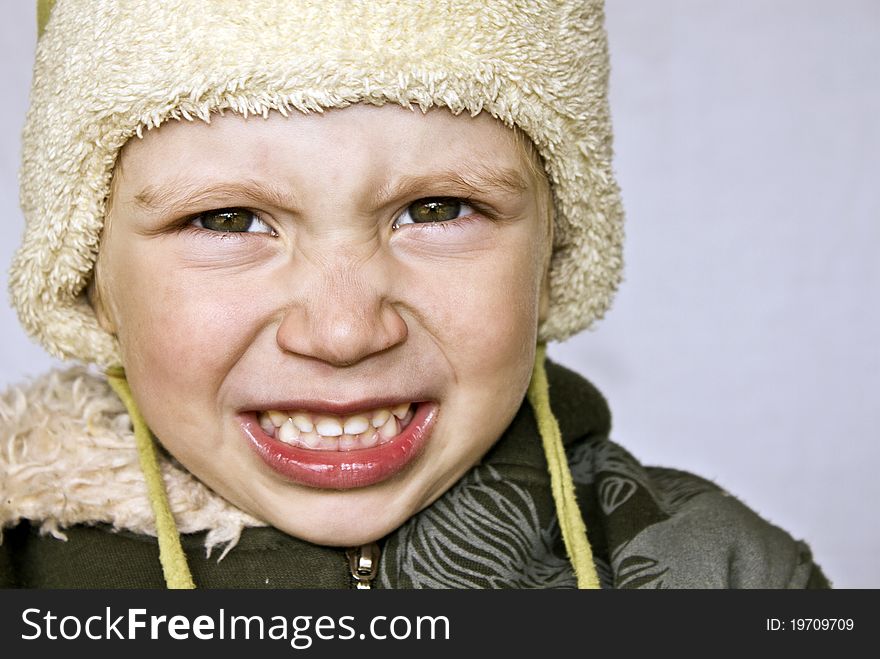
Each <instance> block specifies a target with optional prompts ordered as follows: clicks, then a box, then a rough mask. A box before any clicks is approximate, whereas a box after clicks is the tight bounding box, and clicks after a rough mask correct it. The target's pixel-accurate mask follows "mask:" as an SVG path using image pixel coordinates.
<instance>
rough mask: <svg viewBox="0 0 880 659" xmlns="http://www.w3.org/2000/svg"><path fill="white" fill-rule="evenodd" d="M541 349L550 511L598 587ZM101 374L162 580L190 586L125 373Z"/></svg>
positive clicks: (537, 371) (533, 389)
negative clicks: (143, 487)
mask: <svg viewBox="0 0 880 659" xmlns="http://www.w3.org/2000/svg"><path fill="white" fill-rule="evenodd" d="M546 352H547V348H546V346H545V345H544V344H539V345H538V348H537V351H536V353H535V367H534V370H533V371H532V379H531V382H530V383H529V390H528V399H529V403H530V404H531V406H532V409H533V410H534V411H535V419H536V420H537V423H538V432H539V433H540V435H541V441H542V443H543V446H544V454H545V456H546V457H547V467H548V469H549V471H550V488H551V491H552V493H553V501H554V502H555V504H556V515H557V517H558V518H559V527H560V529H561V530H562V539H563V541H564V542H565V549H566V551H567V552H568V557H569V560H571V564H572V567H573V568H574V573H575V577H576V578H577V585H578V588H599V577H598V575H597V573H596V567H595V565H594V564H593V551H592V549H591V548H590V542H589V540H587V528H586V525H585V524H584V520H583V517H582V516H581V511H580V507H579V506H578V503H577V498H576V496H575V492H574V483H573V482H572V479H571V472H570V471H569V469H568V460H567V458H566V456H565V447H564V446H563V445H562V434H561V433H560V432H559V424H558V422H557V421H556V417H554V416H553V411H552V410H551V409H550V388H549V384H548V382H547V372H546V370H545V368H544V360H545V357H546ZM107 378H108V380H109V382H110V386H111V387H113V390H114V391H115V392H116V394H117V395H118V396H119V398H120V399H121V400H122V402H123V404H124V405H125V407H126V409H127V410H128V413H129V416H130V417H131V423H132V426H133V427H134V436H135V442H136V443H137V449H138V457H139V459H140V463H141V469H142V470H143V472H144V477H145V479H146V481H147V491H148V494H149V498H150V504H151V506H152V508H153V514H154V515H155V516H156V530H157V532H158V535H159V560H160V562H161V563H162V571H163V572H164V574H165V583H166V584H167V585H168V587H169V588H195V585H194V584H193V580H192V575H191V574H190V571H189V566H188V565H187V562H186V556H185V555H184V553H183V548H182V547H181V545H180V534H179V533H178V532H177V525H176V524H175V523H174V517H173V516H172V514H171V509H170V507H169V505H168V497H167V495H166V493H165V486H164V483H163V481H162V474H161V473H160V472H159V463H158V461H157V459H156V448H155V446H154V445H153V438H152V435H151V434H150V429H149V428H148V427H147V424H146V422H145V421H144V418H143V417H142V416H141V414H140V412H139V411H138V409H137V406H136V405H135V402H134V398H133V397H132V395H131V390H130V389H129V387H128V381H127V380H126V379H125V371H123V370H122V369H121V368H119V369H109V370H108V371H107Z"/></svg>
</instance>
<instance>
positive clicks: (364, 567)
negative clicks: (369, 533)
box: [345, 542, 379, 590]
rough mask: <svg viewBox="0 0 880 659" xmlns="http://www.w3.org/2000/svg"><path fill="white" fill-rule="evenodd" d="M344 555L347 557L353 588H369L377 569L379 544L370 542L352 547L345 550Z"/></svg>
mask: <svg viewBox="0 0 880 659" xmlns="http://www.w3.org/2000/svg"><path fill="white" fill-rule="evenodd" d="M345 555H346V556H347V557H348V567H349V569H350V570H351V577H352V579H354V584H355V588H357V589H358V590H369V589H370V588H371V587H372V586H371V584H372V582H373V579H375V578H376V572H377V571H378V570H379V545H377V544H376V543H375V542H371V543H370V544H367V545H361V546H360V547H352V548H351V549H348V550H346V552H345Z"/></svg>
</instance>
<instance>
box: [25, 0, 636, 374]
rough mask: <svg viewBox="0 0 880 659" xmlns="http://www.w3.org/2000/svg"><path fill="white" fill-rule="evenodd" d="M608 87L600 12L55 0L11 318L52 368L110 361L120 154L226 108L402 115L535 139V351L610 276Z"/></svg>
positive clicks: (614, 248)
mask: <svg viewBox="0 0 880 659" xmlns="http://www.w3.org/2000/svg"><path fill="white" fill-rule="evenodd" d="M48 4H49V5H51V4H52V3H48ZM607 81H608V54H607V45H606V37H605V32H604V26H603V5H602V2H601V0H556V1H554V0H529V1H527V2H523V1H522V0H492V1H491V2H490V1H488V0H487V1H485V2H480V1H475V0H411V1H407V0H248V1H247V2H241V1H240V0H152V1H151V2H144V1H143V0H58V2H57V3H56V4H55V6H54V8H53V9H52V11H51V18H50V19H49V21H48V23H47V25H46V27H45V32H44V33H43V34H42V36H41V38H40V41H39V44H38V47H37V56H36V64H35V69H34V81H33V88H32V92H31V106H30V110H29V113H28V116H27V122H26V125H25V130H24V138H23V164H22V169H21V205H22V209H23V211H24V215H25V219H26V222H27V228H26V232H25V236H24V241H23V244H22V246H21V247H20V249H19V250H18V252H17V254H16V257H15V260H14V262H13V265H12V269H11V272H10V290H11V293H12V297H13V304H14V305H15V307H16V309H17V310H18V313H19V317H20V319H21V322H22V324H23V325H24V327H25V328H26V329H27V331H28V332H29V333H30V334H32V335H33V336H34V337H36V338H37V339H38V340H39V341H40V342H41V343H42V344H43V345H44V346H45V347H46V349H47V350H48V351H49V352H51V353H52V354H54V355H56V356H59V357H62V358H74V359H79V360H83V361H86V362H95V363H97V364H99V365H102V366H110V365H115V364H119V363H120V359H119V352H118V347H117V345H116V341H115V339H114V337H112V336H110V335H109V334H107V333H106V332H105V331H104V330H102V329H101V328H100V327H99V326H98V323H97V320H96V318H95V315H94V313H93V311H92V309H91V307H90V306H89V304H88V301H87V299H86V296H85V291H86V288H87V286H88V283H89V281H90V279H91V277H92V272H93V268H94V264H95V259H96V256H97V253H98V249H99V245H100V236H101V230H102V226H103V222H104V212H105V205H106V199H107V195H108V191H109V188H110V180H111V176H112V172H113V167H114V164H115V162H116V157H117V154H118V152H119V149H120V148H121V147H122V145H123V144H125V142H126V141H127V140H129V139H131V138H132V137H133V136H136V135H141V134H142V132H143V131H144V130H146V129H151V128H154V127H156V126H159V125H160V124H161V123H163V122H164V121H167V120H169V119H178V120H206V121H207V120H209V118H210V115H211V114H212V113H214V112H217V111H221V110H227V111H235V112H240V113H242V114H246V115H247V114H258V115H264V116H265V115H267V114H268V113H269V112H270V111H272V110H277V111H279V112H281V113H289V112H293V111H301V112H321V111H322V110H324V109H326V108H335V107H344V106H346V105H350V104H352V103H360V102H364V103H373V104H383V103H399V104H401V105H403V106H407V107H413V108H418V109H421V110H422V111H425V110H427V109H428V108H430V107H433V106H445V107H447V108H449V109H450V110H451V111H452V112H454V113H460V112H469V113H471V114H477V113H479V112H488V113H490V114H491V115H492V116H494V117H496V118H498V119H500V120H501V121H503V122H504V123H505V124H507V125H509V126H517V127H519V128H520V129H521V130H522V131H523V132H524V133H525V134H526V135H528V136H529V138H531V140H532V141H533V142H534V144H535V146H536V147H537V149H538V152H539V153H540V154H541V156H542V158H543V161H544V165H545V169H546V172H547V175H548V177H549V179H550V182H551V187H552V190H553V195H554V207H555V233H554V251H553V258H552V263H551V274H550V285H551V301H550V314H549V316H548V318H547V320H546V321H545V322H544V324H543V325H542V326H541V328H540V338H541V339H542V340H561V339H564V338H567V337H568V336H570V335H572V334H574V333H575V332H577V331H579V330H581V329H583V328H585V327H587V326H588V325H590V324H591V323H592V322H593V321H594V320H596V319H598V318H599V317H601V316H602V314H603V313H604V312H605V310H606V309H607V307H608V305H609V303H610V301H611V298H612V296H613V294H614V291H615V289H616V287H617V284H618V282H619V280H620V276H621V266H622V262H621V250H622V239H623V230H622V222H623V214H622V210H621V206H620V200H619V194H618V189H617V185H616V183H615V181H614V178H613V174H612V170H611V127H610V121H609V112H608V100H607Z"/></svg>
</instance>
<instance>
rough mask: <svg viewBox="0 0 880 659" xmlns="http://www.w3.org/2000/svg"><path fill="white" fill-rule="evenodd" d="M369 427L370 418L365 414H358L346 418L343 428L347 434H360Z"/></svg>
mask: <svg viewBox="0 0 880 659" xmlns="http://www.w3.org/2000/svg"><path fill="white" fill-rule="evenodd" d="M369 427H370V420H369V419H368V418H367V417H365V416H363V415H358V416H350V417H348V418H347V419H346V420H345V424H344V425H343V426H342V429H343V430H344V431H345V434H346V435H360V434H361V433H362V432H364V431H365V430H366V429H367V428H369Z"/></svg>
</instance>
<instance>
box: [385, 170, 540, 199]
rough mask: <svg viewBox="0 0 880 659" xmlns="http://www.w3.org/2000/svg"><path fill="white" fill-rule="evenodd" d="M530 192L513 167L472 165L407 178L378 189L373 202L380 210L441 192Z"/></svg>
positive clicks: (457, 193) (402, 177)
mask: <svg viewBox="0 0 880 659" xmlns="http://www.w3.org/2000/svg"><path fill="white" fill-rule="evenodd" d="M528 189H529V181H528V180H527V179H526V177H525V176H523V174H522V173H521V172H520V171H519V170H517V169H514V168H509V167H487V166H483V165H469V166H467V167H460V168H456V169H448V170H440V171H432V172H430V173H427V174H419V175H417V176H411V175H403V176H399V177H395V178H394V180H393V181H390V182H388V183H386V184H385V185H381V186H379V187H378V188H377V190H376V192H375V194H374V196H373V199H374V203H375V204H376V206H377V207H379V206H383V205H385V204H387V203H389V202H390V201H391V200H393V199H396V198H398V197H408V196H413V195H418V194H423V195H425V196H432V195H435V194H438V192H437V191H438V190H439V191H440V193H441V194H443V195H444V196H447V195H448V196H461V197H472V196H479V195H493V194H494V195H498V194H501V195H519V194H522V193H523V192H526V191H527V190H528Z"/></svg>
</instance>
